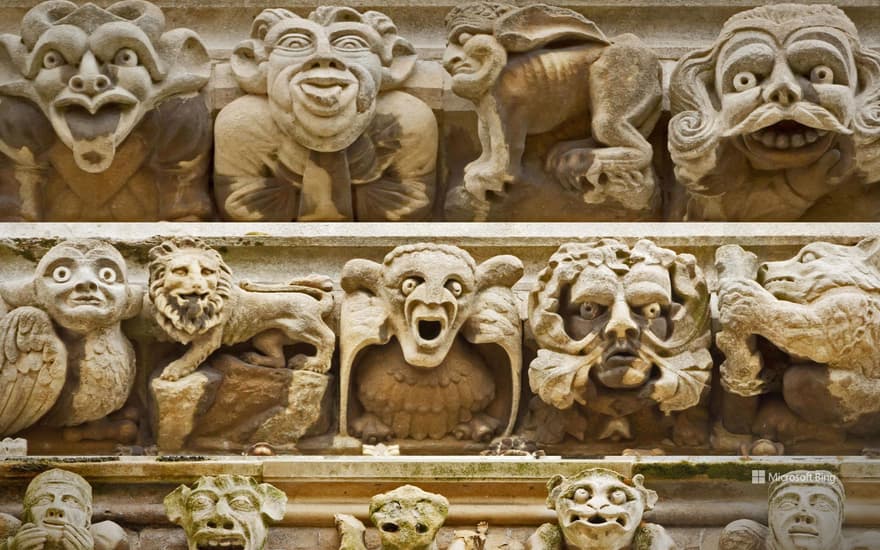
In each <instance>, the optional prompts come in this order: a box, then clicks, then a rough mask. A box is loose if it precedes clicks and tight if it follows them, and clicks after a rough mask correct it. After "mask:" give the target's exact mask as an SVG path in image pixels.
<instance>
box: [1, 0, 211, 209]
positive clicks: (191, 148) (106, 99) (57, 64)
mask: <svg viewBox="0 0 880 550" xmlns="http://www.w3.org/2000/svg"><path fill="white" fill-rule="evenodd" d="M164 25H165V20H164V16H163V15H162V12H161V10H159V8H157V7H156V6H154V5H153V4H150V3H149V2H145V1H142V0H131V1H125V2H119V3H117V4H114V5H112V6H110V7H109V8H107V9H103V8H99V7H97V6H95V5H94V4H87V5H85V6H83V7H81V8H77V6H76V5H75V4H73V3H71V2H67V1H66V0H52V1H48V2H44V3H42V4H40V5H38V6H37V7H35V8H34V9H32V10H31V11H30V12H28V14H27V15H25V17H24V20H23V21H22V26H21V28H22V31H21V37H20V38H19V37H17V36H11V35H4V36H3V37H0V42H2V47H4V48H5V50H6V53H7V54H8V56H9V59H10V61H11V63H12V64H14V66H13V67H6V69H7V73H6V74H9V75H12V74H18V75H19V78H20V80H15V79H14V78H6V79H5V80H4V81H0V93H3V94H4V95H7V96H13V97H11V98H6V99H4V101H3V103H2V104H0V109H2V111H3V116H4V117H7V118H8V117H14V119H15V120H19V121H20V124H28V122H26V118H31V119H33V122H30V124H31V125H32V126H33V127H34V130H32V133H31V134H29V135H26V136H25V135H12V134H10V135H0V141H2V142H3V145H4V147H3V152H4V153H5V154H6V155H7V156H8V157H9V158H10V160H11V161H12V163H13V165H14V170H13V172H14V175H13V179H14V180H15V181H10V182H3V183H4V184H5V186H6V187H8V192H9V193H12V194H14V197H15V198H16V199H17V200H18V202H19V211H17V212H4V213H3V215H4V216H7V217H11V218H13V219H14V217H16V216H21V217H24V218H26V219H31V220H33V219H50V220H55V219H59V220H60V219H70V220H74V221H77V220H96V219H111V220H125V219H133V220H139V219H144V220H158V219H163V218H165V219H167V218H180V217H184V216H188V215H196V216H199V215H205V214H206V213H207V211H208V209H210V204H209V203H208V202H207V196H205V195H204V193H205V188H206V187H207V182H206V180H205V171H206V168H207V156H208V150H209V148H210V133H209V132H208V131H207V129H208V128H210V116H209V114H208V112H207V109H206V108H205V105H204V104H199V102H198V101H196V100H194V99H192V98H186V99H183V98H180V97H175V96H182V95H185V94H193V93H194V92H197V91H198V90H199V89H200V88H201V87H202V86H203V85H204V84H205V83H206V82H207V79H208V72H209V62H208V58H207V53H206V52H205V49H204V46H202V44H201V42H199V39H198V37H197V36H196V35H195V34H194V33H192V31H188V30H185V29H176V30H174V31H169V32H164ZM17 98H22V99H24V100H27V101H30V102H32V103H33V105H35V106H36V107H37V108H39V111H40V112H41V113H42V116H43V117H45V120H48V122H49V124H51V131H50V130H49V129H48V128H47V127H46V125H45V120H41V119H40V115H38V114H36V111H35V110H34V109H33V106H32V105H30V104H27V103H23V102H22V100H21V99H17ZM196 99H198V98H196ZM172 100H173V101H172ZM164 102H167V104H165V105H163V108H162V110H161V113H162V114H159V111H158V109H157V108H158V106H159V105H160V104H163V103H164ZM147 119H149V120H150V121H151V123H150V124H144V125H143V126H141V124H142V122H144V121H145V120H147ZM173 126H176V127H173ZM18 131H19V132H24V128H19V129H18ZM181 133H185V135H177V134H181ZM52 134H54V135H52ZM55 136H57V139H59V140H60V141H61V143H62V144H63V145H64V146H65V147H66V149H65V148H59V147H58V146H56V145H54V144H53V140H54V138H55ZM169 144H171V145H172V146H173V147H176V150H173V151H172V150H164V149H163V146H165V147H167V146H168V145H169ZM150 149H154V150H150ZM71 153H72V160H73V162H72V163H71V162H70V161H69V158H70V155H71ZM36 167H39V168H41V169H43V170H48V172H47V174H45V175H44V176H43V178H45V179H38V180H35V179H34V176H33V174H31V175H30V176H29V175H28V172H27V170H26V168H29V169H30V170H31V172H33V171H34V168H36ZM148 171H149V172H150V173H149V174H147V173H142V172H148ZM166 172H168V173H166ZM172 175H173V177H172ZM147 178H153V179H157V180H168V179H173V181H169V182H167V183H166V182H164V181H160V183H154V182H147V181H141V180H142V179H147ZM56 180H66V181H56ZM129 186H134V188H132V189H126V188H127V187H129ZM141 186H143V187H144V188H150V186H152V188H151V189H150V192H149V194H144V193H145V191H143V190H139V189H138V188H139V187H141ZM57 194H61V195H64V194H70V195H72V196H74V197H76V199H77V201H78V202H77V204H73V205H71V204H63V202H64V200H65V198H64V197H63V196H56V195H57ZM167 194H170V195H167ZM132 195H133V196H132ZM160 196H161V199H162V200H163V201H164V202H174V203H181V202H182V203H184V204H176V205H174V206H165V207H162V206H160V205H159V197H160ZM134 197H138V199H139V202H140V203H141V204H140V205H130V204H129V203H131V202H132V200H133V198H134ZM54 201H58V202H60V203H62V204H54ZM150 201H153V202H154V203H155V204H149V203H150ZM148 204H149V205H148ZM76 207H80V208H76ZM176 209H178V210H181V211H179V212H178V211H176Z"/></svg>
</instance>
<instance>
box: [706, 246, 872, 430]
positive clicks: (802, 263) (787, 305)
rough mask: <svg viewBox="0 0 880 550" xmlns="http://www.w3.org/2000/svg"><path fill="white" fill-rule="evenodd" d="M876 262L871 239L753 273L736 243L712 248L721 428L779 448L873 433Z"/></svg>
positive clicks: (749, 258) (810, 250)
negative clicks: (717, 285) (718, 325)
mask: <svg viewBox="0 0 880 550" xmlns="http://www.w3.org/2000/svg"><path fill="white" fill-rule="evenodd" d="M878 257H880V241H878V240H877V239H875V238H869V239H865V240H863V241H861V242H860V243H858V244H857V245H854V246H841V245H835V244H829V243H822V242H818V243H813V244H809V245H807V246H805V247H803V248H802V249H801V251H800V252H798V253H797V254H796V255H795V256H794V257H793V258H791V259H789V260H783V261H775V262H766V263H762V264H760V265H759V264H758V263H757V262H756V261H755V259H754V256H753V255H750V254H749V253H747V252H745V251H744V250H742V249H741V248H739V247H737V246H736V245H729V247H723V248H721V249H719V251H718V253H717V260H716V261H717V262H718V264H719V265H718V268H719V272H720V273H721V278H720V288H719V291H718V306H719V311H720V321H721V329H722V331H721V332H720V333H719V334H718V337H717V344H718V347H719V349H720V350H721V351H722V352H723V353H724V354H725V356H726V359H725V361H724V363H722V365H721V383H722V385H723V386H724V388H725V389H726V391H727V392H728V395H727V396H725V400H726V406H725V408H724V418H723V420H724V424H725V427H726V428H727V429H729V430H731V431H734V432H738V433H752V434H754V435H755V436H757V437H762V438H767V439H772V440H777V441H781V442H782V443H785V444H789V443H793V442H797V441H800V440H816V439H818V440H825V441H828V442H838V441H840V440H842V439H843V438H844V437H845V435H846V433H847V432H849V433H854V434H858V435H867V434H871V433H876V432H877V431H878V429H880V428H878V424H877V419H878V418H880V403H878V395H880V381H878V380H880V375H878V374H877V352H876V345H877V344H876V342H877V336H876V333H877V327H878V326H880V325H878V321H877V318H878V303H877V298H876V294H877V291H878V289H880V270H878V267H877V265H878V264H877V258H878Z"/></svg>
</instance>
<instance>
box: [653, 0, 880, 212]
mask: <svg viewBox="0 0 880 550" xmlns="http://www.w3.org/2000/svg"><path fill="white" fill-rule="evenodd" d="M669 95H670V102H671V110H672V114H673V115H675V116H674V117H673V118H672V120H671V122H670V125H669V151H670V153H671V154H672V159H673V161H674V162H675V173H676V176H677V177H678V180H679V182H680V183H682V184H683V185H684V187H685V188H686V190H687V192H688V193H689V195H690V202H689V204H688V206H687V213H686V217H687V219H690V220H729V221H745V220H768V221H769V220H780V221H786V220H788V221H790V220H798V219H801V220H864V221H873V220H876V219H878V217H880V189H878V188H875V187H874V186H866V185H865V184H866V183H873V182H876V181H878V180H880V160H878V159H880V155H878V146H880V142H878V141H877V140H878V137H880V114H878V113H880V55H878V54H877V53H876V52H873V51H871V50H870V49H868V48H866V47H864V46H862V44H861V43H860V42H859V37H858V32H857V30H856V27H855V25H854V24H853V22H852V21H850V19H849V18H847V16H846V15H845V14H844V13H843V11H841V10H840V9H838V8H836V7H834V6H828V5H816V6H804V5H801V4H775V5H769V6H763V7H760V8H755V9H752V10H748V11H744V12H742V13H738V14H736V15H734V16H733V17H731V18H730V19H729V20H728V21H727V22H726V23H725V24H724V27H723V28H722V30H721V34H720V36H719V37H718V39H717V40H716V41H715V43H714V44H713V45H712V46H711V47H710V48H708V49H705V50H699V51H695V52H692V53H690V54H688V55H686V56H685V57H683V58H682V59H681V60H680V61H679V62H678V65H677V66H676V68H675V70H674V71H673V74H672V80H671V83H670V90H669Z"/></svg>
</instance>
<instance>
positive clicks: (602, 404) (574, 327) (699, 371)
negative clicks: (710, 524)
mask: <svg viewBox="0 0 880 550" xmlns="http://www.w3.org/2000/svg"><path fill="white" fill-rule="evenodd" d="M529 323H530V324H531V328H532V332H533V334H534V336H535V339H536V341H537V343H538V346H539V349H538V355H537V357H536V358H535V359H534V360H533V361H532V363H531V365H530V366H529V382H530V384H531V387H532V391H534V392H535V393H536V394H537V395H538V396H539V397H540V399H541V400H543V402H544V403H546V404H547V405H550V406H551V407H552V409H550V410H549V411H547V410H543V414H545V415H551V416H552V417H555V418H557V420H552V421H551V420H547V419H545V420H544V421H540V422H539V423H540V424H543V427H542V428H540V430H539V438H540V439H541V440H546V441H548V442H553V441H559V440H561V439H562V437H564V435H565V431H564V430H565V428H564V426H565V425H566V423H567V422H566V420H564V419H563V418H564V417H565V416H567V415H570V414H572V413H574V412H578V411H580V410H585V411H586V415H587V418H588V419H591V420H592V421H593V422H595V425H594V426H590V427H587V428H582V432H583V431H589V432H590V433H591V434H592V435H594V436H597V437H599V438H600V439H605V438H611V439H620V438H624V439H627V438H630V437H632V436H634V435H635V434H632V433H631V426H630V418H633V417H634V416H633V415H636V414H638V413H639V412H640V411H645V412H648V411H650V412H651V413H654V412H656V411H657V410H658V409H659V411H660V412H662V413H665V414H667V415H669V414H671V413H676V417H675V425H674V430H673V439H674V440H675V441H676V443H678V444H685V445H687V444H690V445H693V444H700V443H704V442H705V439H706V436H707V434H706V433H705V427H703V428H702V429H701V428H700V427H699V426H698V425H696V423H695V420H696V417H697V416H698V415H695V414H694V413H695V412H696V411H697V410H699V408H697V409H694V408H695V407H697V405H699V404H700V402H701V400H702V398H703V396H704V395H705V394H706V393H707V392H708V389H709V380H710V376H711V368H712V358H711V357H710V355H709V350H708V348H709V345H710V343H711V340H710V335H709V292H708V290H707V288H706V281H705V279H704V277H703V274H702V272H701V270H700V268H699V267H698V266H697V263H696V259H695V258H694V257H693V256H691V255H690V254H676V253H675V252H674V251H672V250H668V249H665V248H660V247H659V246H657V245H655V244H654V243H652V242H651V241H647V240H641V241H639V242H638V243H636V244H635V246H633V247H632V248H629V247H627V246H626V245H625V244H623V243H620V242H618V241H615V240H613V239H603V240H600V241H595V242H589V243H569V244H565V245H563V246H561V247H560V248H559V250H557V251H556V253H555V254H554V255H553V256H552V257H551V258H550V263H549V265H548V266H547V267H546V268H545V269H544V270H543V271H541V273H540V274H539V275H538V282H537V285H536V287H535V289H534V290H533V291H532V293H531V295H530V296H529ZM537 404H540V403H539V402H536V403H535V404H533V405H537ZM578 406H580V407H581V408H582V409H581V408H578ZM534 409H535V407H534V406H533V412H534ZM538 410H541V407H538ZM554 410H555V411H557V412H556V413H554V412H553V411H554ZM679 411H680V412H679ZM690 415H693V417H691V416H690ZM582 424H583V423H582ZM643 430H644V431H646V432H650V431H654V432H656V428H645V427H643ZM570 433H572V435H577V437H579V438H581V439H582V438H583V437H584V435H585V434H584V433H579V434H575V433H574V432H570ZM642 435H646V434H642Z"/></svg>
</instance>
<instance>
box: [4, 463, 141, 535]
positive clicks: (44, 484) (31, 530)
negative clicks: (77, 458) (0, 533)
mask: <svg viewBox="0 0 880 550" xmlns="http://www.w3.org/2000/svg"><path fill="white" fill-rule="evenodd" d="M7 535H8V538H7V539H5V540H0V550H37V549H39V550H52V549H56V548H57V549H64V550H128V548H129V545H128V537H127V535H126V534H125V531H123V529H122V528H121V527H120V526H119V525H117V524H116V523H113V522H112V521H102V522H100V523H95V524H93V523H92V488H91V486H90V485H89V484H88V482H87V481H86V480H85V479H83V478H82V477H81V476H79V475H77V474H75V473H73V472H68V471H65V470H59V469H52V470H48V471H46V472H43V473H42V474H40V475H38V476H37V477H35V478H34V479H33V481H31V483H30V485H28V488H27V491H26V492H25V495H24V516H23V523H22V524H21V525H19V526H18V527H17V528H15V529H14V530H13V532H10V533H7Z"/></svg>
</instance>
